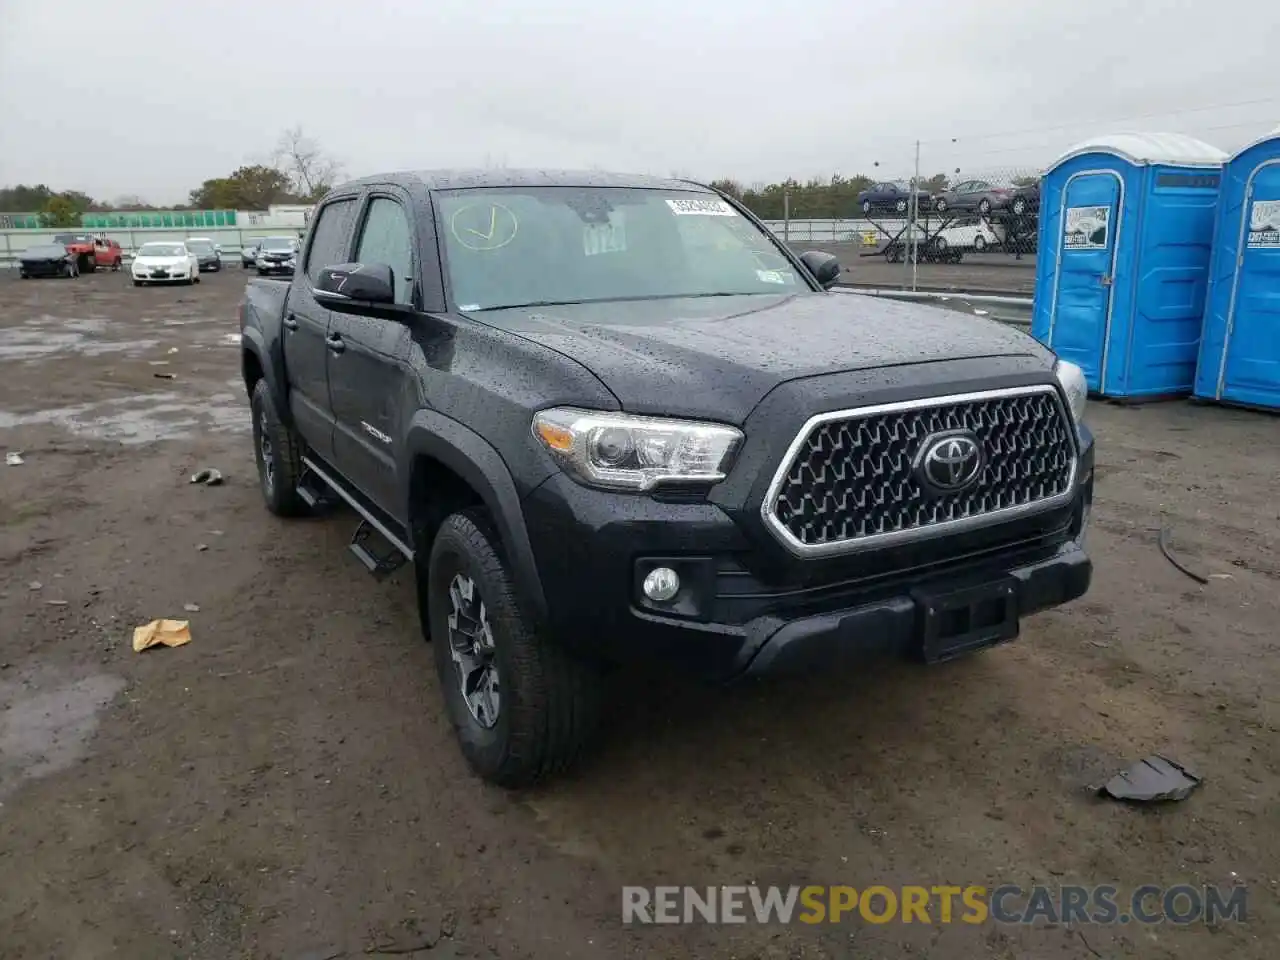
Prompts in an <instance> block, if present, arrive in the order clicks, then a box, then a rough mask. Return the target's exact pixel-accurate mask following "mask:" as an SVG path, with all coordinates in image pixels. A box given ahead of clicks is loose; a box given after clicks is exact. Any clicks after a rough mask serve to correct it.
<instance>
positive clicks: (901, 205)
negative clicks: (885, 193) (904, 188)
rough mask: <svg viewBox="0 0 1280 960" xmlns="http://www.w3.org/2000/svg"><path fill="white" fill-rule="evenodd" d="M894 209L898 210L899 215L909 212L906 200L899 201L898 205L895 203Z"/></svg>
mask: <svg viewBox="0 0 1280 960" xmlns="http://www.w3.org/2000/svg"><path fill="white" fill-rule="evenodd" d="M893 209H894V210H896V211H898V213H906V212H907V201H905V200H899V201H898V202H897V203H895V204H894V205H893Z"/></svg>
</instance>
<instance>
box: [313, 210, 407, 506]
mask: <svg viewBox="0 0 1280 960" xmlns="http://www.w3.org/2000/svg"><path fill="white" fill-rule="evenodd" d="M403 199H405V198H401V197H398V196H396V195H394V194H392V193H386V194H379V193H377V192H374V193H373V194H372V195H371V196H370V197H369V200H368V202H367V205H366V208H365V212H364V216H363V218H362V221H361V226H360V230H359V236H358V238H357V240H356V253H355V260H356V262H357V263H369V264H372V263H381V264H386V265H387V266H389V267H390V268H391V272H392V276H393V277H394V278H395V284H396V302H397V303H400V304H404V305H410V306H411V305H413V304H414V302H415V298H416V293H415V289H416V284H415V283H414V278H415V272H414V252H413V247H414V244H413V241H412V236H413V234H412V231H411V229H410V222H411V221H410V219H409V212H408V208H407V206H405V204H404V203H402V200H403ZM411 316H412V315H411V314H409V315H406V318H410V317H411ZM330 335H331V337H332V338H334V339H336V340H337V341H339V342H340V344H341V347H340V352H336V353H331V354H330V357H329V395H330V396H331V397H332V399H333V413H334V420H335V422H334V433H333V448H334V458H335V460H336V461H337V463H339V464H340V465H341V468H342V472H343V474H344V475H345V476H346V478H347V479H348V480H349V481H351V483H353V484H354V485H355V486H356V488H357V489H359V490H360V492H362V493H363V494H364V495H365V496H367V497H369V498H370V499H372V500H373V501H374V502H375V503H377V504H378V506H380V507H381V508H382V509H384V510H386V511H388V512H390V513H391V515H392V517H393V519H395V520H398V521H400V522H401V523H404V522H405V521H406V520H407V519H408V518H407V517H406V516H405V515H404V513H405V507H406V504H403V503H401V502H400V500H401V495H400V490H401V487H400V485H399V484H398V482H397V479H396V462H397V458H398V455H399V454H400V453H402V451H401V449H400V448H401V445H402V444H403V443H404V441H405V438H406V436H407V434H408V427H409V425H408V424H407V423H405V422H403V417H402V413H403V411H404V410H406V409H409V408H410V407H412V405H413V404H412V401H411V400H408V399H406V397H405V395H404V393H403V391H402V385H403V384H404V381H405V378H406V376H408V375H409V371H408V356H409V348H410V338H411V335H412V330H411V328H410V323H409V322H408V319H387V318H386V317H377V316H363V315H359V314H349V313H337V312H335V313H334V315H333V321H332V326H331V328H330Z"/></svg>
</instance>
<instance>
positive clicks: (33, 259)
mask: <svg viewBox="0 0 1280 960" xmlns="http://www.w3.org/2000/svg"><path fill="white" fill-rule="evenodd" d="M78 259H79V255H78V254H75V253H72V252H71V251H69V250H68V249H67V248H66V247H64V246H63V245H62V244H60V243H42V244H40V245H38V246H34V247H27V249H25V250H23V251H22V254H21V255H20V256H19V258H18V276H20V277H22V279H23V280H25V279H27V277H78V276H80V265H79V263H78V262H77V261H78Z"/></svg>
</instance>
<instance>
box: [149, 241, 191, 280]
mask: <svg viewBox="0 0 1280 960" xmlns="http://www.w3.org/2000/svg"><path fill="white" fill-rule="evenodd" d="M199 282H200V262H199V260H197V259H196V256H195V254H193V253H192V252H191V251H190V250H188V249H187V245H186V244H185V243H182V242H180V241H168V240H164V241H156V242H153V243H144V244H143V245H142V246H141V248H139V250H138V255H137V256H136V257H134V258H133V285H134V286H135V287H140V286H142V285H143V284H144V283H199Z"/></svg>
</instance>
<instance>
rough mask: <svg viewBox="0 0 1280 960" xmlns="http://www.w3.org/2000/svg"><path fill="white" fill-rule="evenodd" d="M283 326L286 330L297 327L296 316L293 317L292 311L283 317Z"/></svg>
mask: <svg viewBox="0 0 1280 960" xmlns="http://www.w3.org/2000/svg"><path fill="white" fill-rule="evenodd" d="M284 328H285V329H286V330H297V329H298V318H297V317H295V316H294V315H293V314H292V313H291V314H289V315H287V316H286V317H285V318H284Z"/></svg>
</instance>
